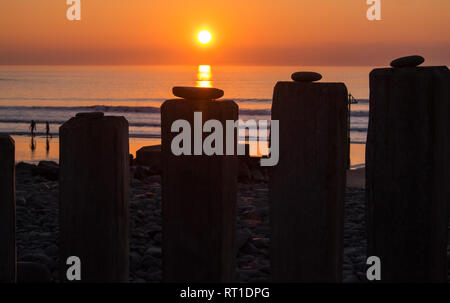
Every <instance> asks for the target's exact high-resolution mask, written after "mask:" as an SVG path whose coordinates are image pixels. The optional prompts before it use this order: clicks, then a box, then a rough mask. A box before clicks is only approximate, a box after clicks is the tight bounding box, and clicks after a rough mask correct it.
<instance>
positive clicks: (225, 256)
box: [161, 87, 238, 283]
mask: <svg viewBox="0 0 450 303" xmlns="http://www.w3.org/2000/svg"><path fill="white" fill-rule="evenodd" d="M174 94H175V95H176V96H178V97H181V98H184V99H173V100H167V101H165V102H164V103H163V104H162V106H161V126H162V157H163V158H162V159H163V176H162V203H163V206H162V208H163V213H162V214H163V280H164V281H165V282H190V283H192V282H230V281H232V280H233V279H234V273H235V266H236V264H235V263H236V262H235V258H236V248H235V233H236V192H237V168H238V165H237V164H238V162H237V156H236V154H235V153H234V155H217V154H216V155H212V156H207V155H205V154H204V152H203V151H202V147H203V145H202V142H203V139H204V138H205V137H207V135H208V133H207V134H206V135H203V134H202V130H203V123H205V122H206V121H208V120H212V119H215V120H217V121H218V122H219V123H220V124H221V125H222V128H223V139H222V138H221V137H219V138H218V139H217V141H216V143H215V144H219V142H220V141H219V140H223V150H224V153H225V149H226V145H225V138H226V135H227V134H228V135H230V133H229V132H228V131H227V130H226V120H233V121H236V120H237V119H238V106H237V105H236V103H235V102H233V101H217V100H215V99H218V98H220V97H222V96H223V91H221V90H218V89H213V88H188V87H179V88H174ZM199 114H200V115H201V118H200V119H201V120H202V121H198V120H197V121H194V120H195V119H194V116H195V115H199ZM179 119H183V120H186V121H188V122H189V124H188V125H186V126H187V127H189V129H183V132H184V131H186V132H187V133H186V134H187V140H189V139H190V140H191V142H192V144H191V145H190V146H188V147H187V150H188V152H187V153H184V154H182V155H179V156H177V155H175V154H176V153H177V152H175V153H174V150H172V148H171V146H172V144H173V140H174V137H175V136H179V135H180V134H178V132H179V131H181V129H179V128H178V127H175V129H174V132H172V131H171V129H172V127H173V125H175V124H174V122H175V121H177V120H179ZM186 123H187V122H186ZM215 131H217V130H215ZM232 135H233V138H234V140H233V141H234V142H233V145H234V146H232V147H231V148H232V149H233V151H235V150H236V148H235V146H236V144H237V142H236V141H237V132H236V131H234V130H233V134H232ZM185 144H188V142H187V141H186V140H185V141H184V142H183V143H182V144H176V146H178V145H184V146H185V147H186V145H185ZM199 152H200V153H201V155H200V154H199ZM189 154H190V155H189Z"/></svg>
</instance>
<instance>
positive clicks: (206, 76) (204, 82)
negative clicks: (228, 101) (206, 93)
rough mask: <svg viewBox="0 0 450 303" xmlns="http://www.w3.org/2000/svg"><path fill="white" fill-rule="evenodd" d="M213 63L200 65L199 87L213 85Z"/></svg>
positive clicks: (198, 74)
mask: <svg viewBox="0 0 450 303" xmlns="http://www.w3.org/2000/svg"><path fill="white" fill-rule="evenodd" d="M211 78H212V73H211V65H199V66H198V73H197V80H198V81H197V87H212V81H211Z"/></svg>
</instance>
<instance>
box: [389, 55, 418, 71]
mask: <svg viewBox="0 0 450 303" xmlns="http://www.w3.org/2000/svg"><path fill="white" fill-rule="evenodd" d="M424 62H425V59H424V58H423V57H422V56H408V57H402V58H398V59H395V60H394V61H392V62H391V66H392V67H397V68H401V67H417V66H419V65H421V64H422V63H424Z"/></svg>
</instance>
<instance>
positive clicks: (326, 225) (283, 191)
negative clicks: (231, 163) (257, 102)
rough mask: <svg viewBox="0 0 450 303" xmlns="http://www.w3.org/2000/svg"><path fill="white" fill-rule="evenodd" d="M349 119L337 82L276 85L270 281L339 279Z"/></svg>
mask: <svg viewBox="0 0 450 303" xmlns="http://www.w3.org/2000/svg"><path fill="white" fill-rule="evenodd" d="M347 112H348V106H347V88H346V87H345V85H344V84H343V83H298V82H279V83H278V84H277V85H276V86H275V91H274V97H273V104H272V119H275V120H279V124H280V160H279V163H278V165H277V166H275V167H273V168H272V172H271V174H270V184H269V189H270V203H271V204H270V216H271V227H272V241H271V246H272V248H271V261H272V277H273V280H274V281H275V282H339V281H341V280H342V258H343V238H344V237H343V228H344V193H345V183H346V167H347V158H348V146H347Z"/></svg>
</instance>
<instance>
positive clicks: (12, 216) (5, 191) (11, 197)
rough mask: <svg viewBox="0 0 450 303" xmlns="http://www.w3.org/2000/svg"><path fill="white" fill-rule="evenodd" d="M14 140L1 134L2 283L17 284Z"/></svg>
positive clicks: (0, 259)
mask: <svg viewBox="0 0 450 303" xmlns="http://www.w3.org/2000/svg"><path fill="white" fill-rule="evenodd" d="M14 152H15V146H14V140H13V139H12V138H11V137H10V136H8V135H3V134H0V283H14V282H16V182H15V181H16V171H15V159H14Z"/></svg>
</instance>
